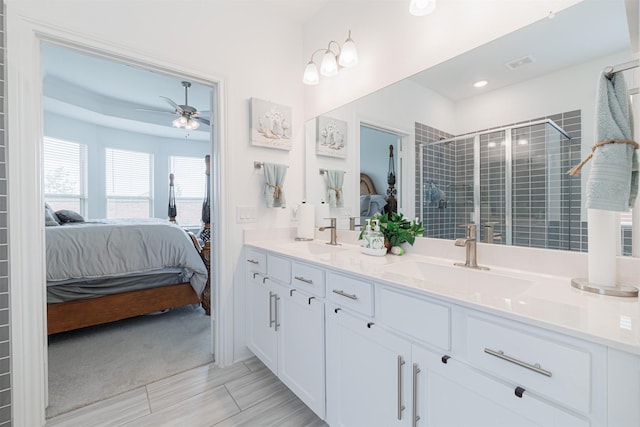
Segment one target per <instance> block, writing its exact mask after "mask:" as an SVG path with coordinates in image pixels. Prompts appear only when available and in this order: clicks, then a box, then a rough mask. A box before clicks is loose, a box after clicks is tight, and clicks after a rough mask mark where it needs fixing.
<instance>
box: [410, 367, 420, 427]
mask: <svg viewBox="0 0 640 427" xmlns="http://www.w3.org/2000/svg"><path fill="white" fill-rule="evenodd" d="M419 373H420V368H419V367H418V364H417V363H414V364H413V396H412V402H411V405H412V414H411V426H412V427H417V425H418V421H420V415H418V374H419Z"/></svg>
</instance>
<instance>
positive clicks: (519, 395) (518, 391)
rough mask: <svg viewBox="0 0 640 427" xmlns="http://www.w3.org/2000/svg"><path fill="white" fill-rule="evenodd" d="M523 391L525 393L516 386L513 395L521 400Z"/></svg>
mask: <svg viewBox="0 0 640 427" xmlns="http://www.w3.org/2000/svg"><path fill="white" fill-rule="evenodd" d="M525 391H526V390H525V389H523V388H522V387H520V386H518V387H516V389H515V394H516V396H518V397H519V398H521V399H522V395H523V394H524V392H525Z"/></svg>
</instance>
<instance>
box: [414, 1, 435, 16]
mask: <svg viewBox="0 0 640 427" xmlns="http://www.w3.org/2000/svg"><path fill="white" fill-rule="evenodd" d="M435 9H436V0H411V4H409V13H410V14H412V15H413V16H425V15H428V14H430V13H431V12H433V11H434V10H435Z"/></svg>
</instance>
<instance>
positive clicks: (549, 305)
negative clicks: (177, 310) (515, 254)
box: [246, 239, 640, 355]
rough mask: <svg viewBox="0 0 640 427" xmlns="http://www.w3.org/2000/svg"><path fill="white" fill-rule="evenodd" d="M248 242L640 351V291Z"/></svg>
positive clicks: (433, 261) (416, 258)
mask: <svg viewBox="0 0 640 427" xmlns="http://www.w3.org/2000/svg"><path fill="white" fill-rule="evenodd" d="M246 244H247V245H248V246H251V247H254V248H258V249H264V250H267V251H270V252H274V253H279V254H282V255H286V256H288V257H292V258H296V259H298V260H301V261H307V262H311V263H316V264H319V265H321V266H324V267H328V268H332V269H336V270H342V271H344V272H347V273H351V274H356V275H358V276H361V277H364V278H367V279H371V280H375V281H377V282H382V283H385V284H387V285H392V286H396V287H398V288H405V289H409V290H413V291H418V292H420V293H423V294H424V295H425V296H430V297H434V298H439V299H441V300H444V301H447V302H450V303H453V304H458V305H461V306H465V307H469V308H473V309H475V310H480V311H484V312H487V313H491V314H497V315H500V316H502V317H505V318H509V319H513V320H517V321H520V322H523V323H526V324H530V325H532V326H537V327H541V328H544V329H547V330H551V331H554V332H559V333H563V334H567V335H571V336H574V337H576V338H581V339H586V340H588V341H591V342H595V343H598V344H602V345H606V346H608V347H610V348H614V349H617V350H621V351H625V352H629V353H632V354H636V355H640V302H639V301H638V298H637V297H636V298H623V297H612V296H604V295H598V294H593V293H588V292H584V291H580V290H578V289H575V288H573V287H572V286H571V278H570V277H561V276H554V275H548V274H540V273H535V272H532V271H524V270H515V269H508V268H503V267H500V266H492V265H487V267H489V268H490V270H489V271H478V270H473V269H468V268H464V267H457V266H454V265H453V263H454V262H458V261H460V260H458V259H456V260H452V259H446V258H438V257H433V256H425V255H419V254H415V253H407V254H405V255H402V256H395V255H386V256H382V257H376V256H370V255H365V254H362V253H360V250H359V248H358V246H356V245H350V244H344V245H340V246H337V247H336V246H331V245H326V244H325V242H322V241H318V240H316V241H312V242H295V241H292V240H278V239H275V240H268V241H266V240H264V241H262V240H259V241H251V242H247V243H246ZM537 267H539V266H536V265H532V266H531V268H532V269H535V268H537Z"/></svg>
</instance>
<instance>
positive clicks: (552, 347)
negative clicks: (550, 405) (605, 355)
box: [467, 317, 591, 413]
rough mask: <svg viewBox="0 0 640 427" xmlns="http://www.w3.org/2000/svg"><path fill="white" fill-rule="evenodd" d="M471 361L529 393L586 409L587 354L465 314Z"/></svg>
mask: <svg viewBox="0 0 640 427" xmlns="http://www.w3.org/2000/svg"><path fill="white" fill-rule="evenodd" d="M467 350H468V356H469V360H470V362H471V364H473V365H476V366H477V367H478V368H480V369H483V370H486V371H489V372H492V373H494V374H495V375H497V376H499V377H502V378H503V379H505V380H506V381H509V382H512V383H513V384H515V385H518V386H520V387H523V388H524V389H525V390H528V391H530V392H532V393H536V394H538V395H540V396H543V397H546V398H549V399H552V400H555V401H557V402H559V403H561V404H563V405H565V406H567V407H569V408H571V409H574V410H577V411H580V412H582V413H588V412H589V405H590V398H589V396H590V393H591V355H590V353H589V352H588V351H587V350H583V349H578V348H575V347H569V346H567V345H564V344H561V343H559V342H556V341H553V340H551V339H546V338H542V337H539V336H536V335H531V334H528V333H525V332H522V331H519V330H516V329H513V328H510V327H508V326H503V325H499V324H496V323H493V322H490V321H486V320H483V319H478V318H475V317H469V318H468V321H467Z"/></svg>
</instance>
